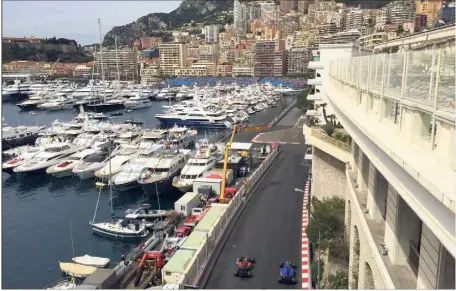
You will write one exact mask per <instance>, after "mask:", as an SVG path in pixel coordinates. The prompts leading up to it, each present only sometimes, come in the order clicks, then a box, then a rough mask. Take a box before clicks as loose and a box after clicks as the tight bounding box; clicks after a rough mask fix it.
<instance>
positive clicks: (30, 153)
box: [2, 147, 41, 175]
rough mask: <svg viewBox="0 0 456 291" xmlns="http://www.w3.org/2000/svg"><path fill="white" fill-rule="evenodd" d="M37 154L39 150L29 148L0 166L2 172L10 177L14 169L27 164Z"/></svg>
mask: <svg viewBox="0 0 456 291" xmlns="http://www.w3.org/2000/svg"><path fill="white" fill-rule="evenodd" d="M39 152H41V149H40V148H38V147H31V148H30V149H28V150H27V151H26V152H23V153H21V154H20V155H18V156H16V157H14V158H12V159H10V160H8V161H6V162H4V163H3V164H2V171H3V172H5V173H8V174H10V175H11V174H12V173H13V170H14V168H16V167H18V166H20V165H22V164H24V163H27V162H28V161H30V160H31V159H32V158H33V157H34V156H35V155H36V154H38V153H39Z"/></svg>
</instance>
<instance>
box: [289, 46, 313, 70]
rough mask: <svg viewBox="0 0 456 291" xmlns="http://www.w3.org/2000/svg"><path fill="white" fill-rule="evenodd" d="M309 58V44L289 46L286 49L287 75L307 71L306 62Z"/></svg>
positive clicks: (310, 53)
mask: <svg viewBox="0 0 456 291" xmlns="http://www.w3.org/2000/svg"><path fill="white" fill-rule="evenodd" d="M311 58H312V49H311V47H310V46H305V47H294V48H291V49H290V50H289V51H288V64H287V75H298V74H304V73H308V72H309V68H308V64H309V61H310V60H311Z"/></svg>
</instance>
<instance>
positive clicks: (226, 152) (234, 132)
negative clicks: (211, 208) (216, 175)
mask: <svg viewBox="0 0 456 291" xmlns="http://www.w3.org/2000/svg"><path fill="white" fill-rule="evenodd" d="M236 130H237V125H236V124H235V125H234V126H233V132H232V133H231V138H230V142H229V143H228V144H227V145H226V146H225V154H224V157H223V175H222V187H221V189H220V202H222V203H223V201H224V200H225V183H226V168H227V167H228V152H229V150H230V147H231V144H232V143H233V138H234V135H235V134H236Z"/></svg>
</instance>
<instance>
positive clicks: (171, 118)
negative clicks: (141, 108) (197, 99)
mask: <svg viewBox="0 0 456 291" xmlns="http://www.w3.org/2000/svg"><path fill="white" fill-rule="evenodd" d="M155 118H157V119H158V120H159V121H160V123H161V124H163V125H164V126H172V125H174V124H177V125H185V126H191V127H195V128H220V129H225V128H231V127H232V124H231V123H230V122H229V121H228V120H227V117H226V115H224V114H223V112H222V111H220V110H219V111H215V112H212V111H206V110H202V109H199V108H195V109H194V110H191V111H181V112H168V113H159V114H155Z"/></svg>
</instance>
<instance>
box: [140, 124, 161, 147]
mask: <svg viewBox="0 0 456 291" xmlns="http://www.w3.org/2000/svg"><path fill="white" fill-rule="evenodd" d="M167 136H168V131H167V130H164V129H152V130H148V131H145V132H143V135H142V136H141V138H140V140H139V148H140V149H145V148H148V147H150V146H151V145H153V144H163V143H164V142H165V140H166V138H167Z"/></svg>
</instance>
